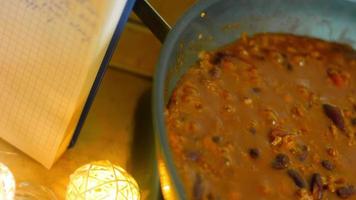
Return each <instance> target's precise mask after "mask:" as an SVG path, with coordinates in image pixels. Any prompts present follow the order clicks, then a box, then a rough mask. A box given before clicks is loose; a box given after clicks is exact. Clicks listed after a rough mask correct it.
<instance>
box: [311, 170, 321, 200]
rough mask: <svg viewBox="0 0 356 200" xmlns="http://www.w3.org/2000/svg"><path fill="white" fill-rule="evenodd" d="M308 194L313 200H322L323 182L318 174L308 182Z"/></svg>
mask: <svg viewBox="0 0 356 200" xmlns="http://www.w3.org/2000/svg"><path fill="white" fill-rule="evenodd" d="M310 192H311V193H312V195H313V198H314V199H315V200H321V199H323V182H322V180H321V176H320V174H318V173H315V174H313V175H312V178H311V182H310Z"/></svg>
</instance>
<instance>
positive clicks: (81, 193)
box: [66, 161, 140, 200]
mask: <svg viewBox="0 0 356 200" xmlns="http://www.w3.org/2000/svg"><path fill="white" fill-rule="evenodd" d="M139 199H140V192H139V187H138V184H137V183H136V181H135V180H134V179H133V178H132V177H131V175H130V174H128V173H127V172H126V171H125V170H124V169H122V168H121V167H119V166H116V165H114V164H112V163H111V162H110V161H97V162H92V163H90V164H86V165H84V166H82V167H80V168H79V169H77V170H76V171H75V172H74V173H73V174H72V175H71V176H70V182H69V185H68V187H67V194H66V200H139Z"/></svg>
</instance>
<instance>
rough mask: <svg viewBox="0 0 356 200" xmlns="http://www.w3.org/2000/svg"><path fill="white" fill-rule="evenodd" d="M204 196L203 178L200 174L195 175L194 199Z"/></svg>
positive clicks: (199, 199) (197, 199)
mask: <svg viewBox="0 0 356 200" xmlns="http://www.w3.org/2000/svg"><path fill="white" fill-rule="evenodd" d="M203 196H204V187H203V180H202V178H201V176H200V175H199V174H197V175H196V176H195V181H194V185H193V197H194V200H202V199H203Z"/></svg>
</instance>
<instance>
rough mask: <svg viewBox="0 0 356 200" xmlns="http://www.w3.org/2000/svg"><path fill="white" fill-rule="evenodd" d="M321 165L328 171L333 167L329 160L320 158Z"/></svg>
mask: <svg viewBox="0 0 356 200" xmlns="http://www.w3.org/2000/svg"><path fill="white" fill-rule="evenodd" d="M321 165H322V166H323V167H324V168H325V169H327V170H329V171H332V170H334V169H335V165H334V164H333V163H332V162H331V161H329V160H322V161H321Z"/></svg>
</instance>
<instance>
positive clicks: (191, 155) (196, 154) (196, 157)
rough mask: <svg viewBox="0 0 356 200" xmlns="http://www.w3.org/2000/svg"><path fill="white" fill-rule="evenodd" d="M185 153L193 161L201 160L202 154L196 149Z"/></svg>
mask: <svg viewBox="0 0 356 200" xmlns="http://www.w3.org/2000/svg"><path fill="white" fill-rule="evenodd" d="M185 155H186V158H187V159H189V160H191V161H197V160H199V158H200V156H201V154H200V153H199V152H196V151H189V152H187V153H186V154H185Z"/></svg>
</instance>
